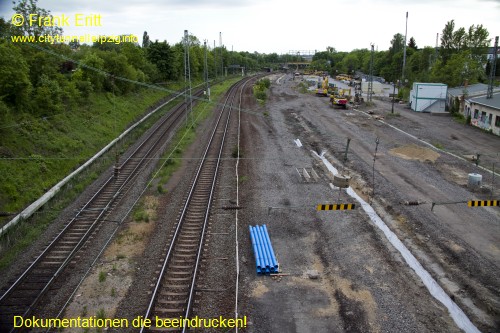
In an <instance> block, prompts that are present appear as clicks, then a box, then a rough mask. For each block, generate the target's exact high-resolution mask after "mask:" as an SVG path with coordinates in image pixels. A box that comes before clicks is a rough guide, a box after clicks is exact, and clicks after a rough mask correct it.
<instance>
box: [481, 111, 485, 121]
mask: <svg viewBox="0 0 500 333" xmlns="http://www.w3.org/2000/svg"><path fill="white" fill-rule="evenodd" d="M485 121H486V112H485V111H483V112H481V122H482V123H484V122H485Z"/></svg>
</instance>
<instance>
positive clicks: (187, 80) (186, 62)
mask: <svg viewBox="0 0 500 333" xmlns="http://www.w3.org/2000/svg"><path fill="white" fill-rule="evenodd" d="M189 44H190V43H189V33H188V31H187V30H184V83H185V85H186V83H187V87H186V90H185V95H184V96H185V99H184V100H185V101H186V110H187V105H188V104H189V113H190V114H191V117H193V100H192V96H191V64H190V61H189V47H190V45H189ZM187 117H188V115H187V112H186V125H187ZM191 120H193V119H191Z"/></svg>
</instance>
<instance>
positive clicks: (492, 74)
mask: <svg viewBox="0 0 500 333" xmlns="http://www.w3.org/2000/svg"><path fill="white" fill-rule="evenodd" d="M497 52H498V36H496V37H495V47H493V59H492V60H491V62H492V63H491V66H490V77H489V80H488V92H487V93H486V98H488V99H490V98H493V81H494V78H495V72H496V67H497ZM497 117H498V116H497Z"/></svg>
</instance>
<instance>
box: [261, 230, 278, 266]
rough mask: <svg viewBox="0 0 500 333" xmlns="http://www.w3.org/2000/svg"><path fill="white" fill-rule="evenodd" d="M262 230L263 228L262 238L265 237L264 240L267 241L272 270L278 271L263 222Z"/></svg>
mask: <svg viewBox="0 0 500 333" xmlns="http://www.w3.org/2000/svg"><path fill="white" fill-rule="evenodd" d="M262 230H263V234H264V238H265V239H266V242H267V246H268V251H269V254H270V256H271V264H272V266H273V268H274V271H275V272H278V270H279V266H278V261H277V260H276V256H275V254H274V250H273V246H272V244H271V239H270V238H269V233H268V231H267V226H266V225H265V224H264V225H262Z"/></svg>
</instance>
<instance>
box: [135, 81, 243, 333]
mask: <svg viewBox="0 0 500 333" xmlns="http://www.w3.org/2000/svg"><path fill="white" fill-rule="evenodd" d="M242 82H246V80H243V81H240V82H238V83H237V84H235V85H234V86H233V87H232V88H231V90H230V91H229V92H228V95H227V97H226V99H225V102H224V104H223V107H222V110H221V112H220V114H219V116H218V118H217V121H216V124H215V126H214V129H213V131H212V133H211V136H210V139H209V141H208V144H207V146H206V148H205V150H204V152H203V155H202V156H203V157H202V158H201V162H200V165H199V166H198V169H197V170H196V172H195V175H194V177H193V183H192V186H191V188H190V190H189V192H188V195H187V198H186V200H185V203H184V206H183V208H182V211H181V215H180V217H179V219H178V223H177V226H176V228H175V231H174V233H173V236H172V240H171V242H170V245H169V247H168V250H167V253H166V255H165V257H164V260H163V265H162V267H161V270H160V272H159V274H158V278H157V281H156V284H155V287H154V289H153V291H152V293H151V298H150V302H149V304H148V308H147V310H146V314H145V316H144V318H149V317H150V316H151V315H152V313H153V308H154V306H155V304H156V302H157V298H158V295H159V293H160V291H161V287H162V280H163V278H164V277H165V275H166V273H167V267H168V265H169V264H170V262H171V260H172V256H173V251H174V249H175V245H176V244H177V240H178V237H179V235H180V232H181V229H182V227H183V224H184V221H185V218H186V215H187V213H188V208H189V207H190V204H191V200H192V198H193V195H194V193H195V190H196V188H197V186H198V185H199V180H200V175H201V173H202V170H203V168H204V166H205V163H206V161H207V160H208V158H207V157H208V153H209V150H210V149H211V148H213V143H214V138H215V136H216V133H217V131H218V130H219V125H220V123H221V119H222V117H223V115H224V113H225V112H224V111H225V110H226V107H227V104H228V100H229V98H230V97H231V96H232V94H233V91H235V90H236V89H238V87H239V86H240V85H241V84H242ZM230 109H231V107H229V110H230ZM227 113H228V115H227V120H226V123H225V124H224V132H223V134H222V139H221V143H220V146H219V151H218V153H217V160H216V166H215V171H214V174H213V177H212V180H211V184H210V189H209V196H208V199H207V200H208V204H207V206H206V207H205V214H204V218H203V225H202V231H201V234H200V237H199V240H198V250H197V255H196V261H195V265H194V267H193V269H194V270H193V273H192V276H193V277H192V279H191V285H190V288H189V293H188V295H186V296H187V297H188V303H187V305H186V312H185V318H186V316H187V315H189V312H190V307H191V304H192V299H193V297H192V296H193V294H194V285H195V282H196V275H197V272H198V266H199V261H200V258H201V252H202V248H203V239H204V237H205V230H206V225H207V221H208V218H209V212H210V206H211V203H212V198H213V195H214V189H215V184H216V180H217V174H218V167H219V164H220V160H221V155H222V149H223V147H224V141H225V136H226V133H227V129H228V124H229V120H230V111H228V112H227ZM145 330H147V327H141V330H140V332H141V333H143V332H144V331H145Z"/></svg>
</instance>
